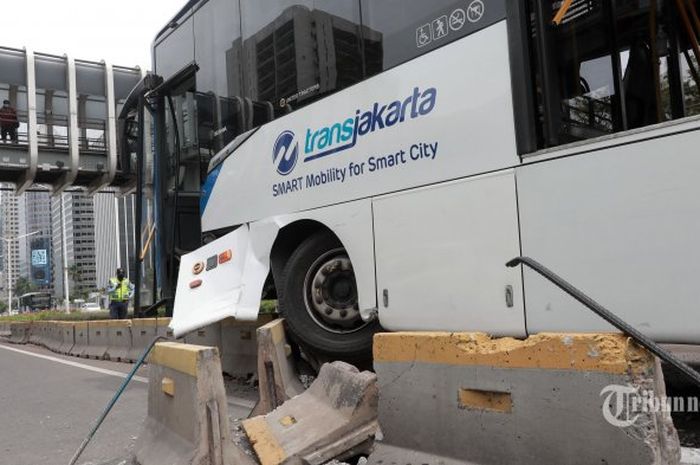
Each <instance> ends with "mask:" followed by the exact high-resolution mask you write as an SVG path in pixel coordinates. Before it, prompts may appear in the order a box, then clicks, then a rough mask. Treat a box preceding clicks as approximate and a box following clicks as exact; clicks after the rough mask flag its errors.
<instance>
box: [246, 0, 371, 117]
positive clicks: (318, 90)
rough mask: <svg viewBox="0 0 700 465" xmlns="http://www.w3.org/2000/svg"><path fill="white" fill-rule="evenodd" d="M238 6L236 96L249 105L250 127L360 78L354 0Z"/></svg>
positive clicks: (252, 1) (252, 0)
mask: <svg viewBox="0 0 700 465" xmlns="http://www.w3.org/2000/svg"><path fill="white" fill-rule="evenodd" d="M240 7H241V12H240V14H241V35H242V42H241V46H240V49H241V52H240V56H241V63H242V64H243V66H242V67H243V70H242V96H243V97H245V98H248V99H250V100H251V101H252V102H254V105H253V106H254V113H253V120H254V121H253V124H254V126H257V125H260V124H263V123H265V122H267V121H269V119H271V118H279V117H281V116H284V115H285V114H287V113H289V112H290V111H293V110H296V109H298V108H301V107H303V106H305V105H308V104H309V103H312V102H315V101H316V100H319V99H321V98H323V97H325V96H327V95H329V94H331V93H334V92H337V91H338V90H340V89H343V88H345V87H348V86H350V85H352V84H354V83H356V82H359V81H361V80H362V79H363V78H364V76H365V73H364V63H363V56H362V44H361V32H360V29H361V21H360V4H359V0H347V1H342V2H339V1H336V0H296V1H284V0H269V1H265V2H261V1H260V0H241V2H240ZM270 108H271V109H272V114H271V115H270V114H269V110H270ZM268 115H270V116H269V117H268Z"/></svg>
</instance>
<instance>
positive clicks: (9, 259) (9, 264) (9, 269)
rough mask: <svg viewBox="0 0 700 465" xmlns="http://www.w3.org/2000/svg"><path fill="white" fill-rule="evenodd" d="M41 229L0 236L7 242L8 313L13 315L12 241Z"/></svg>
mask: <svg viewBox="0 0 700 465" xmlns="http://www.w3.org/2000/svg"><path fill="white" fill-rule="evenodd" d="M39 232H40V231H34V232H30V233H28V234H22V235H21V236H11V237H3V236H0V239H1V240H3V241H4V242H5V244H7V250H6V251H5V257H7V294H8V302H7V314H8V315H12V251H11V250H10V249H11V247H12V246H11V245H10V244H12V242H14V241H18V240H20V239H24V238H25V237H29V236H33V235H34V234H39Z"/></svg>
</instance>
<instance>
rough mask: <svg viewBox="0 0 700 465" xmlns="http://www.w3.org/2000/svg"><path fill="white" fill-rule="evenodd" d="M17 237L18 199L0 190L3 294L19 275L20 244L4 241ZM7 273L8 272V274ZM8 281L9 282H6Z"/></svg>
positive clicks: (0, 267) (12, 285) (0, 257)
mask: <svg viewBox="0 0 700 465" xmlns="http://www.w3.org/2000/svg"><path fill="white" fill-rule="evenodd" d="M0 187H2V185H0ZM18 235H19V209H18V197H17V196H16V195H15V194H14V192H11V191H5V190H0V236H2V237H3V240H2V241H0V270H2V272H3V276H2V277H3V279H2V282H1V284H0V286H1V287H2V290H3V293H7V291H8V285H9V286H11V287H12V288H14V286H15V283H16V282H17V278H18V276H19V274H20V244H19V243H18V241H16V240H9V241H7V240H5V239H12V238H14V237H17V236H18ZM8 271H10V273H9V274H8ZM10 277H11V278H10ZM10 279H11V282H8V281H9V280H10ZM3 299H5V300H6V299H7V297H6V296H5V295H3Z"/></svg>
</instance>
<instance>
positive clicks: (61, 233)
mask: <svg viewBox="0 0 700 465" xmlns="http://www.w3.org/2000/svg"><path fill="white" fill-rule="evenodd" d="M51 215H52V222H53V224H52V232H53V235H52V247H53V251H54V254H53V255H54V265H55V270H56V272H55V273H54V274H53V283H54V289H55V295H56V296H57V297H59V298H65V297H66V289H65V283H66V281H67V282H68V286H69V288H68V290H69V296H70V298H71V299H74V298H78V297H81V298H85V297H87V296H88V294H89V293H90V292H94V291H96V290H97V289H98V287H99V286H98V284H97V270H96V254H95V205H94V201H93V198H92V197H91V196H89V195H87V194H83V193H68V194H66V193H64V194H60V195H57V196H55V197H53V199H52V208H51ZM58 270H60V271H61V272H60V273H59V272H58Z"/></svg>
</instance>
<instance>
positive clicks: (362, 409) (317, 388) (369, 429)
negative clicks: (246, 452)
mask: <svg viewBox="0 0 700 465" xmlns="http://www.w3.org/2000/svg"><path fill="white" fill-rule="evenodd" d="M377 397H378V392H377V377H376V375H375V374H374V373H371V372H368V371H363V372H359V371H358V370H357V368H355V367H353V366H352V365H349V364H347V363H344V362H333V363H330V364H325V365H323V366H322V367H321V371H320V373H319V375H318V377H317V378H316V380H315V381H314V382H313V383H312V384H311V387H310V388H309V389H308V390H307V391H306V392H304V393H303V394H301V395H298V396H296V397H294V398H292V399H290V400H288V401H287V402H285V403H284V404H282V405H281V406H280V407H278V408H277V409H275V410H274V411H272V412H270V413H269V414H267V415H265V416H258V417H255V418H251V419H248V420H244V421H243V428H244V429H245V432H246V434H247V435H248V438H249V439H250V442H251V443H252V445H253V448H254V449H255V452H256V454H257V457H258V460H259V461H260V463H261V464H262V465H278V464H281V463H304V464H307V465H321V464H323V463H326V462H328V461H329V460H332V459H337V460H343V459H345V458H349V457H354V456H356V455H359V454H363V453H364V454H367V453H368V452H369V450H370V449H371V446H372V443H373V441H374V437H375V434H376V433H377V431H378V429H379V425H378V423H377Z"/></svg>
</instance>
